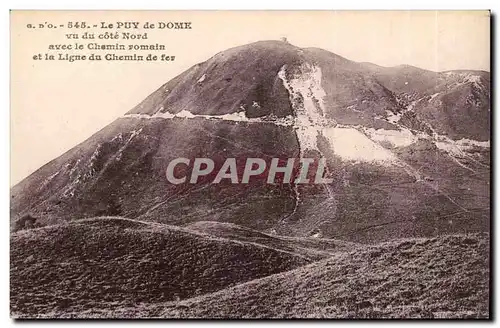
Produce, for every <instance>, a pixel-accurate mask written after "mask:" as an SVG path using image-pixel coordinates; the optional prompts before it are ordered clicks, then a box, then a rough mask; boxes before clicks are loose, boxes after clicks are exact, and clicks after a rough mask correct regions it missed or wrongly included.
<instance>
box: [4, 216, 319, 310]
mask: <svg viewBox="0 0 500 328" xmlns="http://www.w3.org/2000/svg"><path fill="white" fill-rule="evenodd" d="M307 263H310V261H309V260H308V259H306V258H304V257H302V256H300V255H297V254H292V253H288V252H284V251H279V250H275V249H272V248H269V247H266V246H262V245H257V244H252V243H245V242H238V241H230V240H227V239H222V238H215V237H209V236H206V235H201V234H198V233H195V232H190V231H187V230H185V229H182V228H177V227H171V226H166V225H162V224H154V223H143V222H139V221H133V220H127V219H121V218H96V219H88V220H80V221H74V222H72V223H70V224H63V225H56V226H50V227H45V228H39V229H33V230H27V231H20V232H17V233H14V234H12V235H11V269H10V270H11V271H10V276H11V312H12V314H13V316H22V317H34V316H36V315H49V316H50V315H51V313H52V314H56V315H57V314H61V313H68V312H73V311H74V312H81V311H84V310H86V309H89V308H101V309H103V308H116V307H126V306H132V305H136V304H138V303H142V302H144V303H157V302H166V301H171V300H179V299H185V298H188V297H193V296H196V295H201V294H205V293H210V292H214V291H217V290H220V289H223V288H225V287H228V286H232V285H235V284H237V283H241V282H245V281H249V280H252V279H256V278H260V277H263V276H268V275H270V274H274V273H278V272H282V271H285V270H290V269H293V268H296V267H298V266H301V265H305V264H307Z"/></svg>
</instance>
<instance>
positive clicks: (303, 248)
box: [185, 221, 357, 260]
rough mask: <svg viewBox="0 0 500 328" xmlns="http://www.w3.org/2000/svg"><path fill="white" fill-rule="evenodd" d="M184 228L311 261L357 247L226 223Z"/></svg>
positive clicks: (203, 223) (196, 223)
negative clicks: (254, 244)
mask: <svg viewBox="0 0 500 328" xmlns="http://www.w3.org/2000/svg"><path fill="white" fill-rule="evenodd" d="M185 227H186V228H187V229H189V230H194V231H197V232H199V233H203V234H207V235H211V236H216V237H221V238H227V239H231V240H239V241H244V242H250V243H257V244H260V245H266V246H269V247H272V248H274V249H278V250H282V251H285V252H292V253H294V254H300V255H303V256H305V257H307V258H310V259H313V260H319V259H323V258H326V257H330V256H332V255H333V254H335V253H338V252H339V251H345V250H352V249H354V248H355V247H357V244H355V243H351V242H347V241H341V240H333V239H323V238H312V237H310V238H300V237H286V236H278V235H269V234H266V233H262V232H260V231H257V230H253V229H250V228H246V227H243V226H239V225H236V224H232V223H226V222H215V221H199V222H194V223H191V224H189V225H187V226H185Z"/></svg>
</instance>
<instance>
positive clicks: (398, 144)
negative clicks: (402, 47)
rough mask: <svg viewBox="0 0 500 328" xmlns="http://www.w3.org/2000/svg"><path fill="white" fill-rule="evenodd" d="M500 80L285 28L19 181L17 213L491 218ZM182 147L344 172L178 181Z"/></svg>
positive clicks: (414, 233) (449, 221)
mask: <svg viewBox="0 0 500 328" xmlns="http://www.w3.org/2000/svg"><path fill="white" fill-rule="evenodd" d="M489 83H490V78H489V73H487V72H482V71H450V72H439V73H438V72H430V71H426V70H422V69H419V68H416V67H411V66H397V67H388V68H386V67H380V66H377V65H372V64H367V63H357V62H353V61H350V60H348V59H346V58H343V57H341V56H338V55H335V54H333V53H331V52H328V51H326V50H322V49H317V48H304V49H302V48H298V47H295V46H293V45H291V44H289V43H286V42H280V41H262V42H256V43H252V44H249V45H244V46H240V47H236V48H232V49H228V50H226V51H223V52H220V53H218V54H216V55H215V56H213V57H212V58H210V59H209V60H207V61H206V62H203V63H200V64H197V65H195V66H193V67H191V68H190V69H188V70H187V71H185V72H184V73H182V74H180V75H179V76H177V77H175V78H173V79H172V80H170V81H169V82H167V83H166V84H164V85H163V86H161V87H160V88H159V89H158V90H156V91H155V92H153V93H152V94H151V95H150V96H148V97H147V98H146V99H145V100H144V101H143V102H141V103H140V104H138V105H137V106H136V107H134V108H133V109H131V110H130V111H129V112H127V113H126V114H125V115H124V116H123V117H121V118H118V119H117V120H116V121H115V122H113V123H111V124H110V125H108V126H106V127H105V128H103V129H102V130H101V131H99V132H97V133H96V134H94V135H93V136H91V137H90V138H89V139H88V140H86V141H84V142H83V143H81V144H79V145H78V146H76V147H74V148H73V149H71V150H69V151H68V152H66V153H65V154H63V155H62V156H60V157H58V158H56V159H54V160H53V161H51V162H49V163H47V164H46V165H44V166H43V167H41V168H40V169H39V170H37V171H36V172H34V173H33V174H32V175H30V176H29V177H27V178H26V179H24V180H23V181H21V182H20V183H19V184H17V185H16V186H14V187H13V188H12V190H11V216H12V218H13V219H12V221H15V220H17V218H19V217H20V216H23V215H26V214H31V215H33V216H36V217H38V218H39V221H40V222H42V223H43V224H53V223H58V222H65V221H68V220H72V219H80V218H90V217H95V216H103V215H104V216H105V215H119V216H123V217H127V218H131V219H137V220H142V221H155V222H161V223H167V224H170V225H186V224H190V223H193V222H198V221H219V222H227V223H233V224H237V225H240V226H244V227H247V228H250V229H256V230H259V231H262V232H266V233H276V234H280V235H289V236H312V235H320V236H323V237H325V238H327V237H334V238H337V239H345V240H351V241H356V242H376V241H383V240H390V239H393V238H397V237H418V236H433V235H438V234H442V233H461V232H474V231H485V230H488V229H489V196H490V195H489V190H490V186H489V179H490V166H489V157H490V151H489V135H490V126H489V118H490V85H489ZM180 157H185V158H187V159H190V160H191V161H192V160H193V159H194V158H200V157H203V158H210V159H212V160H214V162H215V168H216V169H219V168H221V166H222V165H223V163H224V161H225V159H226V158H229V157H231V158H236V159H237V161H238V172H239V174H240V175H239V176H240V177H241V171H242V170H243V168H242V167H241V166H242V165H241V164H240V163H244V160H246V159H248V158H262V159H264V160H266V161H267V163H268V164H269V162H270V161H271V159H272V158H279V159H281V160H282V161H284V162H286V159H288V158H295V159H300V158H315V159H319V158H325V159H326V161H327V168H326V176H327V177H330V178H332V179H333V182H332V183H331V184H328V185H314V184H294V183H292V184H283V183H275V184H267V183H265V181H263V180H265V178H263V177H262V176H257V177H256V178H255V179H254V180H251V181H250V183H249V184H246V185H245V184H241V183H239V184H232V183H231V181H229V180H228V179H225V180H222V182H221V183H220V184H213V183H211V180H210V179H213V175H208V176H205V177H201V178H200V179H199V180H198V182H197V183H196V184H189V183H184V184H178V185H175V184H171V183H169V182H168V181H167V179H166V174H165V172H166V169H167V166H168V164H169V163H170V162H171V161H172V160H173V159H175V158H180ZM296 162H298V160H297V161H296ZM298 169H299V167H298V165H297V164H296V166H295V170H294V177H296V176H297V172H298ZM190 170H191V168H188V169H187V171H186V170H185V171H186V173H187V175H188V176H189V174H190V173H191V171H190Z"/></svg>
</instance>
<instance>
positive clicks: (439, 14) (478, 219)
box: [10, 10, 491, 319]
mask: <svg viewBox="0 0 500 328" xmlns="http://www.w3.org/2000/svg"><path fill="white" fill-rule="evenodd" d="M10 18H11V21H10V29H11V109H10V111H11V176H10V177H11V186H10V188H11V189H10V191H11V192H10V212H11V219H10V229H11V230H10V245H11V249H10V313H11V316H12V317H13V318H17V319H26V318H27V319H35V318H45V319H47V318H49V319H54V318H88V319H91V318H119V319H124V318H159V319H195V318H203V319H221V318H224V319H275V318H279V319H287V318H301V319H304V318H307V319H366V318H372V319H412V318H427V319H443V318H449V319H457V318H458V319H489V318H490V317H491V315H490V311H491V309H490V299H491V295H490V219H491V217H490V191H491V185H490V180H491V169H490V133H491V130H490V124H491V121H490V119H491V97H490V19H491V18H490V12H489V11H21V10H13V11H11V14H10Z"/></svg>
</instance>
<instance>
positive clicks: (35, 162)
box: [10, 11, 490, 186]
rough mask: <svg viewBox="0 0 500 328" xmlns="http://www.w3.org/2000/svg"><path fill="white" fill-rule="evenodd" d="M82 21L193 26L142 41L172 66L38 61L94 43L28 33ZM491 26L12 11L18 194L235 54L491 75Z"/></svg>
mask: <svg viewBox="0 0 500 328" xmlns="http://www.w3.org/2000/svg"><path fill="white" fill-rule="evenodd" d="M82 21H86V22H91V23H98V24H100V22H102V21H105V22H111V23H115V22H117V21H137V22H140V23H141V25H143V24H144V23H145V22H147V21H149V22H153V23H154V22H168V21H177V22H179V21H181V22H185V21H190V22H192V23H191V26H192V29H190V30H167V29H154V30H148V31H147V33H148V40H142V41H140V42H142V43H143V44H155V43H159V44H164V45H165V46H166V50H165V51H161V52H155V53H156V54H161V53H165V54H167V55H175V56H176V60H175V61H173V62H162V61H156V62H109V61H104V60H103V61H94V62H92V61H76V62H73V63H69V62H67V61H57V60H55V61H40V60H33V56H35V55H38V54H44V53H46V52H48V46H49V45H50V44H54V45H55V44H74V43H75V42H78V43H81V44H85V43H89V42H94V40H82V39H79V40H69V39H67V38H66V36H65V34H67V33H74V32H75V31H76V33H80V32H81V31H83V30H81V29H80V30H75V29H73V32H69V31H68V30H67V29H63V28H57V29H47V28H45V29H29V28H27V25H28V24H38V23H45V22H47V23H50V22H52V23H53V24H55V25H59V24H66V23H67V22H82ZM489 24H490V20H489V12H487V11H461V12H457V11H439V12H437V11H358V12H352V11H260V12H259V11H233V12H225V11H206V12H202V11H176V12H174V11H170V12H169V11H163V12H161V11H154V12H153V11H136V12H131V11H128V12H126V11H115V12H112V11H107V12H104V11H88V12H85V11H78V12H76V11H74V12H65V11H12V12H11V109H10V114H11V186H12V185H15V184H16V183H18V182H19V181H21V180H22V179H23V178H25V177H26V176H28V175H29V174H31V173H32V172H34V171H35V170H36V169H38V168H39V167H41V166H42V165H44V164H45V163H47V162H49V161H50V160H52V159H54V158H56V157H57V156H59V155H61V154H63V153H64V152H65V151H67V150H69V149H71V148H72V147H74V146H75V145H77V144H78V143H80V142H82V141H84V140H85V139H87V138H88V137H90V136H91V135H92V134H93V133H95V132H97V131H99V130H100V129H102V128H103V127H105V126H106V125H107V124H109V123H111V122H112V121H114V120H115V119H117V118H118V117H120V116H121V115H123V114H124V113H125V112H127V111H129V110H130V109H131V108H132V107H134V106H135V105H136V104H138V103H139V102H140V101H142V100H143V99H144V98H145V97H146V96H148V95H149V94H150V93H152V92H153V91H154V90H156V89H157V88H158V87H159V86H160V85H162V84H164V83H165V82H167V81H168V80H170V79H172V78H173V77H175V76H176V75H178V74H180V73H182V72H183V71H185V70H186V69H188V68H189V67H191V66H193V65H195V64H196V63H199V62H202V61H205V60H207V59H208V58H210V57H211V56H213V55H214V54H216V53H217V52H220V51H223V50H225V49H227V48H230V47H234V46H239V45H243V44H247V43H251V42H255V41H259V40H278V39H280V38H281V37H286V38H287V39H288V41H289V42H290V43H292V44H294V45H296V46H299V47H319V48H323V49H325V50H328V51H331V52H334V53H336V54H338V55H340V56H343V57H346V58H348V59H350V60H354V61H359V62H371V63H375V64H378V65H382V66H395V65H400V64H408V65H413V66H417V67H421V68H425V69H429V70H433V71H446V70H453V69H477V70H486V71H489V70H490V67H489V62H490V48H489V47H490V44H489V40H490V34H489V33H490V32H489ZM88 31H93V32H96V33H97V32H98V30H96V29H93V28H90V29H88ZM139 31H140V32H145V30H139ZM101 32H103V30H101ZM99 33H100V32H99ZM95 42H98V43H108V44H115V43H116V42H117V40H108V41H105V40H104V41H103V40H95ZM118 42H120V43H123V44H129V43H130V42H129V41H125V40H118ZM55 52H57V51H55ZM85 52H89V51H87V50H86V51H84V52H81V53H85ZM75 53H76V52H75Z"/></svg>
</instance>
